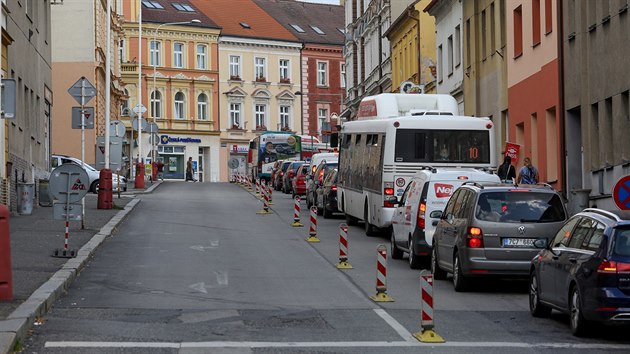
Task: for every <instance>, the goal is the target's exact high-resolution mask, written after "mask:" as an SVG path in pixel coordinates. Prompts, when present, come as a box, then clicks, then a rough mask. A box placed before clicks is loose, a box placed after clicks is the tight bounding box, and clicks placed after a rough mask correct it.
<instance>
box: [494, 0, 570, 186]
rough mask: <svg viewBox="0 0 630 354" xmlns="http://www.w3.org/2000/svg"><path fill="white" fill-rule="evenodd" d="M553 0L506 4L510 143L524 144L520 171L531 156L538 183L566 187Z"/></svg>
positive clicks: (521, 151) (554, 2)
mask: <svg viewBox="0 0 630 354" xmlns="http://www.w3.org/2000/svg"><path fill="white" fill-rule="evenodd" d="M556 10H557V7H556V1H555V0H532V1H530V0H527V1H507V2H506V26H507V27H506V28H507V33H508V34H509V35H508V38H507V52H506V54H505V58H506V60H507V80H508V81H507V92H508V111H509V123H508V126H509V128H508V129H509V135H508V140H509V141H510V142H513V143H516V144H518V145H520V154H519V161H518V163H517V164H516V168H517V170H518V169H519V168H520V167H521V166H522V161H523V158H524V157H531V159H532V163H533V164H534V166H535V167H536V168H537V169H538V171H539V175H540V182H544V183H549V184H550V185H551V186H553V187H554V188H556V189H558V190H563V189H564V185H563V183H562V180H563V178H562V175H563V171H562V166H563V161H564V158H563V155H564V154H563V153H562V152H563V151H564V149H563V147H562V144H561V132H562V129H561V117H560V110H561V108H560V91H559V81H560V76H559V69H560V61H559V57H558V21H557V13H556Z"/></svg>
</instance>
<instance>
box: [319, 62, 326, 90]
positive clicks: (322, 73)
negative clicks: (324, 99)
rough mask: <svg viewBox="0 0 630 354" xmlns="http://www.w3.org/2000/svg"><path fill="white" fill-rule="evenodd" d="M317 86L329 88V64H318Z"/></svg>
mask: <svg viewBox="0 0 630 354" xmlns="http://www.w3.org/2000/svg"><path fill="white" fill-rule="evenodd" d="M317 86H328V63H326V62H323V61H319V62H317Z"/></svg>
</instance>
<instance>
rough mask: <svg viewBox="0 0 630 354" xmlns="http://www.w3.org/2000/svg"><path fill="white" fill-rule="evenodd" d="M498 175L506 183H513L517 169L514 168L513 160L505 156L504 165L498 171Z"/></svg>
mask: <svg viewBox="0 0 630 354" xmlns="http://www.w3.org/2000/svg"><path fill="white" fill-rule="evenodd" d="M497 175H498V176H499V178H500V179H501V181H502V182H504V183H512V182H513V179H514V178H516V169H514V166H512V158H511V157H509V156H507V155H505V158H504V159H503V163H502V164H501V166H499V169H498V170H497Z"/></svg>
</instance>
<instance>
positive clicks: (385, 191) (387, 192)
mask: <svg viewBox="0 0 630 354" xmlns="http://www.w3.org/2000/svg"><path fill="white" fill-rule="evenodd" d="M383 194H385V195H394V188H385V189H383Z"/></svg>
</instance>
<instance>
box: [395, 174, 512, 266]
mask: <svg viewBox="0 0 630 354" xmlns="http://www.w3.org/2000/svg"><path fill="white" fill-rule="evenodd" d="M466 181H476V182H496V183H499V182H500V179H499V176H497V175H494V174H491V173H488V172H486V171H482V170H478V169H474V168H442V167H438V168H432V167H427V168H425V169H423V170H421V171H418V172H416V174H415V175H414V176H413V177H412V179H411V181H409V183H408V184H407V188H406V189H405V191H404V193H403V195H402V197H401V199H400V202H399V203H398V204H396V210H395V211H394V215H393V216H392V227H391V229H390V232H391V235H390V240H391V255H392V258H393V259H402V258H403V255H404V254H405V253H408V254H409V267H411V268H412V269H418V268H420V267H422V265H428V264H429V261H430V258H431V256H430V255H431V247H432V245H433V232H434V231H435V222H436V221H437V220H439V218H436V217H435V216H436V215H439V212H441V211H442V210H444V206H445V205H446V202H448V199H449V198H450V197H451V194H453V192H454V191H455V190H456V189H457V187H459V186H461V185H462V184H463V183H464V182H466ZM435 212H438V213H435Z"/></svg>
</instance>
